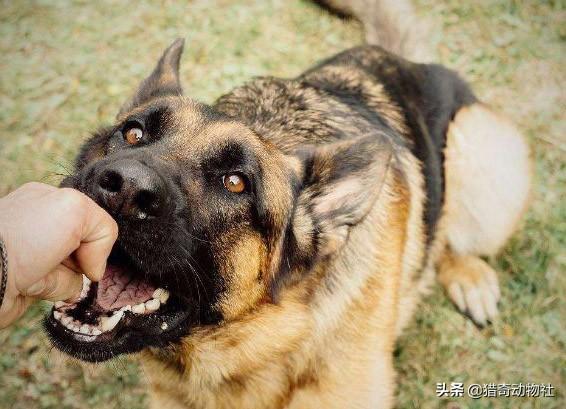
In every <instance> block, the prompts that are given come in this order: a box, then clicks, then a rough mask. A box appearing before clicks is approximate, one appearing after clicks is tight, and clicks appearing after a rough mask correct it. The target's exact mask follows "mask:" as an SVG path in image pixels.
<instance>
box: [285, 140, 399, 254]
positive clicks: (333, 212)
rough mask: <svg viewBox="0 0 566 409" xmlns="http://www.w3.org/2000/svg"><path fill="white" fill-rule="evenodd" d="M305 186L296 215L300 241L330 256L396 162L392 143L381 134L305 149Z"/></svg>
mask: <svg viewBox="0 0 566 409" xmlns="http://www.w3.org/2000/svg"><path fill="white" fill-rule="evenodd" d="M300 155H301V156H302V160H303V165H304V180H303V189H302V191H301V192H300V194H299V197H298V202H297V206H296V208H295V215H294V220H293V232H294V235H295V238H296V240H297V243H299V245H300V244H301V243H302V244H303V245H306V246H307V247H311V248H310V251H308V252H309V253H311V254H312V253H313V252H314V254H317V255H318V256H319V257H325V256H327V255H330V254H332V253H334V252H336V251H337V250H338V249H340V248H341V247H342V245H343V244H344V243H345V241H346V239H347V237H348V233H349V231H350V227H352V226H354V225H356V224H358V223H359V222H360V221H362V220H363V218H364V217H365V216H366V215H367V213H368V212H369V210H370V209H371V207H372V205H373V204H374V203H375V201H376V199H377V198H378V196H379V194H380V192H381V189H382V187H383V184H384V180H385V176H386V174H387V170H388V168H389V166H390V163H391V158H392V156H393V150H392V147H391V144H390V143H389V142H388V141H386V140H384V139H383V138H382V137H381V136H373V137H364V138H362V139H357V140H354V141H347V142H340V143H334V144H330V145H329V146H324V147H317V148H314V149H312V150H309V151H306V152H302V153H301V154H300Z"/></svg>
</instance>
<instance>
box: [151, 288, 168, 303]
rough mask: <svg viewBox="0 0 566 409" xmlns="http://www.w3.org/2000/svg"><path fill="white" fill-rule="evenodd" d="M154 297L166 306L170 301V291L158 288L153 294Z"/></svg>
mask: <svg viewBox="0 0 566 409" xmlns="http://www.w3.org/2000/svg"><path fill="white" fill-rule="evenodd" d="M152 297H153V299H155V300H159V301H160V302H161V304H165V303H166V302H167V300H168V299H169V291H167V290H165V289H163V288H158V289H157V290H155V291H154V292H153V295H152Z"/></svg>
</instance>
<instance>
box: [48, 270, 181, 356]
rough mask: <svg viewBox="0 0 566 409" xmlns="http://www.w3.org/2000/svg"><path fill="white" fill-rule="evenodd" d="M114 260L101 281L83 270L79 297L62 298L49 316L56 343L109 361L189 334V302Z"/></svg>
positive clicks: (50, 333)
mask: <svg viewBox="0 0 566 409" xmlns="http://www.w3.org/2000/svg"><path fill="white" fill-rule="evenodd" d="M138 276H139V275H138V274H132V272H131V271H130V270H129V269H127V268H123V267H119V266H117V265H112V264H109V266H108V267H107V268H106V271H105V273H104V276H103V277H102V279H101V280H100V281H99V282H98V283H93V282H91V281H90V280H89V279H88V278H86V277H85V276H83V288H82V291H81V294H80V297H79V299H78V300H77V301H76V302H74V303H65V302H61V301H59V302H57V303H55V305H54V307H53V309H52V310H51V312H50V314H49V316H48V317H47V318H46V320H45V327H46V329H47V332H48V334H49V336H50V338H51V340H52V342H53V343H54V345H55V346H56V347H57V348H59V349H61V350H62V351H63V352H66V353H68V354H70V355H73V356H75V357H77V358H80V359H83V360H86V361H92V362H96V361H104V360H106V359H110V358H112V357H114V356H116V355H118V354H122V353H131V352H136V351H139V350H141V349H142V348H144V347H147V346H162V345H165V344H167V343H169V342H173V341H175V340H177V339H179V338H180V337H181V336H182V335H184V333H185V331H186V330H187V327H188V322H189V321H190V314H189V308H188V306H187V304H186V303H184V302H183V301H182V300H181V299H180V298H179V297H175V296H172V295H171V293H170V292H169V290H168V289H167V288H162V287H158V286H156V285H155V284H153V283H151V282H150V281H149V280H145V279H140V278H139V277H138Z"/></svg>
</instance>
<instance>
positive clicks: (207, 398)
mask: <svg viewBox="0 0 566 409" xmlns="http://www.w3.org/2000/svg"><path fill="white" fill-rule="evenodd" d="M332 3H333V4H334V3H339V2H337V1H332ZM353 3H356V4H357V3H359V2H355V1H354V2H353ZM362 3H363V1H362V2H361V3H360V4H362ZM181 50H182V42H179V41H177V42H176V43H174V44H173V45H172V46H171V47H169V48H168V49H167V50H166V51H165V53H164V55H163V56H162V58H161V60H160V61H159V63H158V65H157V68H156V69H155V70H154V72H153V73H152V75H151V76H150V77H149V78H147V79H146V80H145V81H144V82H143V83H142V85H141V86H140V89H139V90H138V92H137V94H136V95H135V96H134V98H133V99H132V100H131V101H130V102H129V103H128V104H126V105H125V106H124V107H123V109H122V111H121V113H120V114H119V116H118V124H117V125H116V126H114V127H110V128H108V129H106V130H103V131H101V132H99V133H98V134H96V135H95V136H94V137H93V138H92V139H91V140H90V141H89V142H88V143H87V144H86V145H85V146H84V148H83V151H82V153H81V155H80V156H79V159H78V162H77V165H78V166H77V172H76V175H74V176H73V177H71V178H69V180H67V181H66V184H67V185H69V186H73V187H75V188H77V189H80V190H82V191H83V192H85V193H87V194H89V195H90V196H91V197H93V198H94V199H95V200H97V201H98V202H99V203H100V204H101V205H102V206H104V207H105V208H107V209H108V210H109V211H110V212H111V213H112V214H113V215H114V216H115V218H116V220H117V221H118V223H119V225H120V238H119V242H118V246H119V250H120V253H119V255H124V254H125V256H124V257H126V258H127V260H128V264H131V265H134V266H135V268H134V272H133V273H132V272H130V273H129V274H133V277H134V278H139V277H141V276H145V277H146V278H147V277H149V281H151V282H153V283H155V282H156V281H159V283H158V284H160V285H162V286H164V287H165V288H168V289H170V290H171V291H172V292H173V295H174V299H176V300H178V301H175V302H176V304H171V302H169V304H163V305H167V307H164V308H169V310H167V309H166V310H165V312H163V313H161V312H160V310H158V311H157V312H155V313H152V314H149V315H147V316H144V314H142V313H139V314H138V313H135V314H134V313H132V314H130V315H127V314H128V313H127V312H121V313H120V314H117V312H116V311H115V310H112V309H111V308H110V307H108V308H106V309H105V310H103V312H102V314H107V313H108V314H111V313H114V316H117V315H120V317H118V321H120V319H121V317H122V316H124V315H126V317H127V318H125V319H123V320H122V321H123V322H122V324H119V325H118V326H117V327H116V329H114V330H112V329H111V330H108V331H107V332H106V333H103V334H102V335H101V336H100V337H99V338H97V335H95V336H92V337H91V338H88V339H87V338H85V337H84V335H81V334H78V333H77V332H69V331H68V328H69V326H68V325H67V329H65V328H64V326H62V325H61V324H60V323H59V322H58V321H60V320H61V317H62V316H64V315H65V313H66V312H67V313H69V314H71V315H72V318H73V319H75V320H79V323H78V324H81V323H82V322H87V323H88V324H89V325H91V324H92V325H97V322H98V321H97V319H98V318H97V314H101V312H100V311H101V307H96V308H93V309H91V310H90V311H91V312H90V315H89V317H90V318H88V321H81V320H82V319H83V318H84V316H83V315H84V311H87V309H88V308H91V307H90V304H89V303H93V305H96V303H97V302H98V301H96V300H97V297H98V298H100V297H101V296H104V291H105V290H104V289H103V290H102V292H101V290H100V289H99V290H98V295H95V294H93V292H89V294H90V295H89V296H88V297H87V299H84V300H83V301H80V302H79V304H78V305H79V307H80V308H79V307H76V306H73V305H70V306H66V307H63V310H61V311H59V312H58V317H59V318H53V317H51V318H49V319H48V322H47V328H48V330H49V331H50V335H51V336H52V338H53V339H54V342H55V344H56V345H57V346H59V347H60V348H61V349H63V350H65V351H67V352H69V353H71V354H73V355H75V356H78V357H80V358H83V359H86V360H103V359H108V358H110V357H112V356H114V355H115V354H119V353H125V352H135V351H139V350H141V349H144V350H143V352H142V354H141V355H140V356H141V360H140V361H141V363H142V365H143V367H144V373H145V374H146V375H147V376H148V382H149V386H150V395H151V406H152V408H156V409H157V408H247V409H253V408H301V409H302V408H387V407H391V406H392V404H393V395H394V391H395V388H394V381H395V375H394V371H393V366H392V358H393V357H392V351H393V348H394V344H395V340H396V338H397V336H398V335H399V333H400V332H401V331H402V329H403V327H404V326H405V325H406V324H407V323H408V321H409V319H410V317H411V315H412V313H413V311H414V310H415V308H416V306H417V304H418V301H419V299H420V298H421V296H422V295H423V294H424V293H425V292H426V290H427V288H428V287H429V286H430V284H431V283H432V282H433V281H434V277H435V271H438V278H439V281H440V282H441V283H442V284H443V285H444V286H445V288H446V290H447V292H448V295H449V296H450V298H451V299H452V300H453V301H454V302H455V304H456V305H457V306H458V308H459V309H460V310H462V311H463V312H467V313H468V314H469V315H470V316H471V318H472V319H473V320H474V321H475V322H477V323H478V324H482V325H483V324H485V323H486V322H487V321H488V320H490V319H493V318H494V316H495V314H496V313H497V306H496V305H497V301H498V299H499V288H498V284H497V277H496V275H495V272H494V271H493V270H492V269H491V267H489V265H488V264H487V263H485V262H484V261H483V260H481V259H480V258H479V256H482V255H491V254H494V253H496V252H497V251H498V250H499V249H500V248H501V246H502V245H503V244H504V242H505V241H506V240H507V238H508V237H509V236H510V235H511V234H512V232H513V231H514V229H515V228H516V226H517V224H518V222H519V219H520V217H521V215H522V214H523V213H524V211H525V208H526V204H527V201H528V194H529V183H530V162H529V154H528V148H527V145H526V143H525V141H524V140H523V138H522V137H521V135H520V134H519V132H518V131H517V130H516V129H515V128H514V127H513V126H512V125H511V124H510V123H508V122H507V121H506V120H504V119H502V118H501V117H499V116H497V115H496V114H494V113H492V112H491V110H490V109H489V108H488V107H487V106H485V105H483V104H482V103H481V102H479V101H478V100H477V99H476V97H475V96H474V95H473V94H472V92H471V91H470V89H469V88H468V86H467V85H466V84H465V83H464V82H463V81H462V80H461V79H460V78H459V77H458V76H457V75H456V74H455V73H453V72H451V71H449V70H447V69H445V68H442V67H440V66H437V65H424V64H413V63H410V62H408V61H406V60H404V59H402V58H400V57H396V56H394V55H393V54H390V53H389V52H387V51H385V50H384V49H382V48H380V47H376V46H364V47H358V48H354V49H351V50H348V51H345V52H343V53H341V54H339V55H337V56H335V57H332V58H330V59H329V60H327V61H325V62H323V63H321V64H320V65H318V66H316V67H315V68H313V69H310V70H308V71H307V72H306V73H304V74H303V75H301V76H299V77H298V78H296V79H291V80H283V79H276V78H259V79H256V80H253V81H251V82H249V83H248V84H245V85H243V86H242V87H239V88H236V89H235V90H233V91H232V92H230V93H228V94H227V95H224V96H222V97H221V98H220V99H219V100H218V101H217V102H216V103H215V104H214V105H213V106H212V107H205V106H202V105H201V104H196V103H194V102H193V101H190V100H188V99H186V98H182V97H180V96H179V94H180V93H181V88H180V85H179V78H178V68H179V67H178V65H179V59H180V54H181ZM132 129H134V130H135V132H133V133H132ZM126 136H127V137H126ZM133 136H135V139H132V137H133ZM124 140H126V141H127V143H126V142H124ZM138 143H139V145H138ZM131 145H135V146H131ZM118 164H119V166H118ZM132 169H134V171H132ZM128 172H129V173H128ZM222 174H224V176H222V179H220V177H217V176H218V175H222ZM128 175H129V176H128ZM140 175H141V176H140ZM226 175H228V176H226ZM234 175H236V176H234ZM126 176H127V177H128V178H129V179H126ZM226 177H228V178H232V177H235V178H236V179H233V180H235V181H236V182H238V183H239V182H241V180H244V181H247V182H249V183H248V187H247V188H243V187H242V186H243V185H241V186H240V185H239V184H238V185H237V186H236V187H242V189H239V188H238V189H234V186H231V185H227V184H226V183H224V186H225V187H226V189H228V190H230V192H231V193H226V192H223V191H222V186H221V183H217V181H220V180H223V181H224V182H226V180H227V179H226ZM123 179H124V180H130V181H132V183H133V182H135V183H134V184H133V185H128V184H127V182H123ZM230 180H232V179H230ZM117 181H118V182H117ZM124 186H125V187H124ZM140 186H141V187H140ZM126 188H127V189H126ZM142 188H143V189H142ZM140 189H141V190H140ZM132 192H133V193H132ZM234 192H237V193H234ZM141 193H143V194H144V200H143V203H142V201H141V200H140V199H139V194H141ZM148 195H149V196H148ZM148 197H150V198H151V200H150V202H149V205H148V200H149V199H148ZM155 198H157V199H159V200H153V199H155ZM118 199H119V200H118ZM172 203H173V204H172ZM140 209H141V210H143V212H142V211H141V210H140ZM148 211H149V213H148ZM148 215H149V216H148ZM142 216H143V217H142ZM156 242H159V246H156V244H155V243H156ZM179 243H181V244H179ZM187 243H189V244H187ZM122 262H123V261H122ZM195 262H196V263H197V267H198V266H199V265H200V266H201V267H202V270H199V271H200V274H199V273H198V272H195V274H196V276H195V277H196V278H198V280H199V282H200V284H202V287H200V286H199V282H197V280H196V278H195V281H194V284H195V285H194V286H191V285H187V284H186V283H183V282H179V280H178V277H179V276H178V274H179V273H181V274H184V275H185V276H188V275H189V274H190V273H191V270H192V271H194V270H195V269H194V268H193V264H194V263H195ZM179 267H180V268H179ZM203 270H204V271H203ZM113 274H114V275H115V274H116V273H111V274H110V275H109V277H110V279H114V278H113V277H114V275H113ZM124 274H125V273H124ZM173 278H174V280H173ZM175 280H176V281H175ZM203 281H204V282H203ZM189 284H191V282H190V281H189ZM194 287H196V292H198V291H199V288H201V291H203V290H204V292H205V294H204V295H205V296H206V297H203V296H202V295H201V293H200V292H199V293H198V297H197V294H196V292H195V288H194ZM89 291H90V290H89ZM93 298H94V300H95V301H92V300H93ZM134 301H135V300H134ZM138 301H139V300H138ZM141 301H144V300H143V299H142V300H141ZM81 303H82V304H81ZM164 303H165V301H164ZM157 304H158V305H159V303H157ZM81 305H82V306H81ZM99 305H102V304H100V303H99ZM170 305H171V307H169V306H170ZM107 310H108V312H107ZM127 311H131V309H130V310H127ZM190 311H195V313H194V314H193V313H190ZM73 314H74V315H73ZM93 317H94V318H93ZM69 319H70V318H69ZM85 320H86V318H85ZM132 322H133V324H132ZM140 322H142V323H143V325H141V324H140ZM160 323H161V324H160ZM85 325H86V324H85ZM114 325H116V323H114ZM85 328H87V330H90V329H89V328H90V327H88V325H87V326H86V327H85ZM97 328H98V327H97ZM71 329H72V325H71ZM103 331H104V328H103ZM100 332H101V331H98V333H100ZM90 334H92V331H91V332H90ZM89 351H90V352H89Z"/></svg>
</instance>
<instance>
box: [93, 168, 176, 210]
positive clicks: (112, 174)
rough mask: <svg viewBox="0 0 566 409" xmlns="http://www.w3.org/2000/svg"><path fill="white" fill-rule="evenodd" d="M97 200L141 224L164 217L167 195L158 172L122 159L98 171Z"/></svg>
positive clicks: (107, 207)
mask: <svg viewBox="0 0 566 409" xmlns="http://www.w3.org/2000/svg"><path fill="white" fill-rule="evenodd" d="M97 173H98V176H97V179H96V186H95V190H96V191H95V196H96V200H97V202H98V203H99V204H101V205H102V206H104V207H105V208H106V209H107V210H108V211H109V212H110V213H112V214H114V215H122V216H126V217H132V218H137V219H140V220H143V219H147V218H150V217H157V216H160V215H161V214H163V210H164V207H165V204H166V199H167V196H166V195H167V192H166V187H165V183H164V182H163V180H162V179H161V177H160V176H159V175H158V174H157V172H156V171H155V170H153V169H152V168H151V167H149V166H146V165H144V164H142V163H141V162H139V161H137V160H135V159H122V160H118V161H114V162H112V163H108V164H105V165H104V166H103V167H102V168H100V169H98V172H97Z"/></svg>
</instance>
